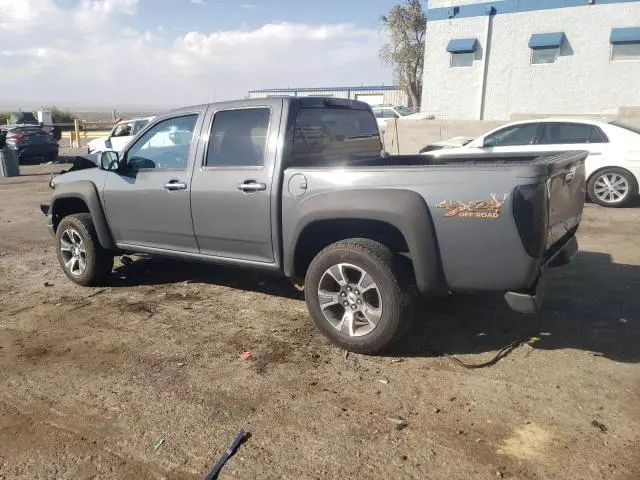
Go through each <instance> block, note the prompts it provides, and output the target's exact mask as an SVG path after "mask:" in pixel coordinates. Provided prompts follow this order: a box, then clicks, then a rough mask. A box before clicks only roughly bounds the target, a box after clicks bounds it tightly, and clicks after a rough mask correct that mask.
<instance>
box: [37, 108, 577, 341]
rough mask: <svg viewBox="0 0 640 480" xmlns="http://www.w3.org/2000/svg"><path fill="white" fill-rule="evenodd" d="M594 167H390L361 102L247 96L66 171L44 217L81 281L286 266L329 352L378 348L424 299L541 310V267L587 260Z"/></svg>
mask: <svg viewBox="0 0 640 480" xmlns="http://www.w3.org/2000/svg"><path fill="white" fill-rule="evenodd" d="M585 157H586V153H585V152H567V153H563V154H555V155H540V154H539V153H537V154H532V155H528V156H527V155H518V156H504V155H486V154H485V155H477V156H473V157H465V158H460V157H455V156H452V157H447V156H446V155H442V156H438V157H430V156H428V155H415V156H396V157H391V156H388V155H386V154H385V153H384V152H383V150H382V145H381V142H380V137H379V133H378V127H377V124H376V119H375V117H374V115H373V114H372V111H371V109H370V107H369V106H368V105H366V104H364V103H361V102H357V101H349V100H340V99H332V98H269V99H260V100H246V101H238V102H230V103H218V104H212V105H202V106H196V107H190V108H184V109H181V110H177V111H173V112H170V113H167V114H164V115H161V116H159V117H156V118H155V119H154V120H153V121H152V122H150V123H149V125H147V126H146V127H145V129H144V130H142V131H141V132H140V133H139V134H138V135H137V136H136V138H134V139H133V140H132V141H131V142H130V143H129V145H128V146H127V147H126V148H125V149H124V150H123V151H122V152H121V153H116V152H103V153H102V154H101V155H100V159H99V162H98V166H97V168H84V169H79V170H77V171H70V172H68V173H64V174H62V175H59V176H57V177H55V178H54V179H53V180H52V181H51V186H52V188H53V189H54V191H53V198H52V203H51V205H50V207H48V208H47V207H45V208H44V209H43V210H44V211H45V213H46V214H47V218H48V224H49V228H50V229H51V232H52V233H53V234H54V235H55V238H56V242H57V254H58V259H59V261H60V265H61V266H62V268H63V269H64V272H65V273H66V275H67V276H68V277H69V278H70V279H71V280H72V281H74V282H76V283H78V284H80V285H95V284H97V283H100V282H103V281H104V280H105V277H107V276H108V275H109V273H110V272H111V270H112V267H113V258H114V256H115V255H118V254H122V253H124V252H128V253H138V252H142V253H146V254H151V255H158V256H169V257H175V258H179V259H184V260H191V261H199V262H206V263H211V264H223V265H234V266H238V267H250V268H256V269H262V270H269V271H274V272H280V273H281V274H284V275H286V276H287V277H290V278H292V279H296V280H300V281H301V280H302V279H304V285H305V297H306V301H307V305H308V307H309V311H310V313H311V316H312V317H313V319H314V321H315V323H316V325H317V326H318V327H319V328H320V329H321V330H322V331H323V332H324V333H325V334H326V335H327V336H328V337H329V338H330V339H331V340H332V341H333V342H335V343H336V344H338V345H340V346H342V347H343V348H346V349H349V350H352V351H356V352H363V353H372V352H377V351H380V350H382V349H385V348H387V347H388V346H390V345H391V344H392V342H393V341H394V340H396V339H397V338H398V336H399V335H400V332H402V331H405V328H403V327H404V326H405V325H406V322H407V319H408V317H409V315H407V310H406V309H407V307H408V306H409V305H410V303H411V299H412V298H414V297H415V294H416V293H420V294H438V293H443V292H444V293H446V292H449V291H457V290H465V291H469V290H473V291H499V292H504V293H505V296H506V299H507V301H508V303H509V304H510V305H511V307H512V308H514V309H516V310H518V311H521V312H524V313H527V312H528V313H532V312H535V311H537V310H538V308H539V307H540V303H541V300H542V284H543V282H542V273H543V270H544V269H545V267H547V266H558V265H562V264H565V263H567V262H568V261H569V260H570V258H571V256H572V255H573V253H575V251H576V250H577V242H576V239H575V233H576V230H577V228H578V225H579V223H580V219H581V215H582V209H583V204H584V198H585V177H584V159H585Z"/></svg>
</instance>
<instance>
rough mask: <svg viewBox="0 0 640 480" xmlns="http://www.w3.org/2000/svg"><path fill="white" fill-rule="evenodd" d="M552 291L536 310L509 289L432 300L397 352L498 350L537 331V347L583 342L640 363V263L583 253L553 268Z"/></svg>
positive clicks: (423, 304)
mask: <svg viewBox="0 0 640 480" xmlns="http://www.w3.org/2000/svg"><path fill="white" fill-rule="evenodd" d="M546 280H547V283H546V297H545V303H544V305H543V308H542V311H541V312H540V313H539V314H538V315H535V316H527V315H521V314H518V313H516V312H513V311H511V310H510V309H509V308H508V307H507V305H506V302H505V301H504V299H503V298H502V296H500V295H480V294H455V295H451V296H450V297H448V298H444V299H436V300H435V301H434V300H425V301H423V302H421V303H420V305H419V306H418V307H417V309H416V310H417V311H416V312H415V318H414V324H413V326H412V328H411V330H410V332H409V334H408V335H406V337H405V338H404V340H402V341H400V342H399V344H398V345H397V346H396V348H395V349H394V351H393V353H392V354H393V355H397V356H432V355H442V354H444V353H447V354H450V355H454V354H477V353H486V352H495V351H497V350H499V349H501V348H503V347H505V346H507V345H509V344H511V343H512V342H517V341H518V340H520V339H529V338H531V337H537V338H539V340H537V341H535V342H534V343H532V346H533V347H534V348H536V349H544V350H555V349H564V348H572V349H580V350H584V351H586V352H589V353H591V354H594V355H598V356H604V357H607V358H609V359H612V360H615V361H618V362H627V363H637V362H640V348H638V345H639V344H640V299H639V298H638V294H639V292H640V267H639V266H635V265H624V264H616V263H613V261H612V259H611V256H610V255H608V254H604V253H597V252H579V253H578V254H577V255H576V258H575V259H574V261H573V262H572V263H571V264H570V265H568V266H565V267H563V268H559V269H551V270H549V271H548V272H547V278H546Z"/></svg>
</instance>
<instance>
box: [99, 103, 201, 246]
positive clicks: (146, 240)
mask: <svg viewBox="0 0 640 480" xmlns="http://www.w3.org/2000/svg"><path fill="white" fill-rule="evenodd" d="M201 114H202V111H194V112H191V113H182V114H180V115H178V116H175V117H171V118H165V119H163V120H160V121H159V122H158V123H156V124H155V125H154V126H152V127H151V128H150V129H149V130H147V132H146V133H145V134H144V135H142V136H141V137H140V138H138V139H137V140H136V142H135V143H133V144H132V145H131V146H130V147H129V148H128V149H127V150H126V151H125V152H123V162H126V168H125V169H123V171H121V172H109V173H108V174H107V179H106V181H105V186H104V199H105V207H106V214H107V218H108V220H109V225H110V226H111V231H112V233H113V235H114V237H115V240H116V243H117V244H118V245H119V246H123V247H124V246H127V245H129V246H142V247H150V248H157V249H164V250H178V251H182V252H191V253H197V252H198V244H197V242H196V239H195V235H194V232H193V222H192V221H191V208H190V198H189V195H190V189H191V166H192V163H191V161H190V160H191V158H192V157H193V156H194V152H195V150H196V147H197V141H198V135H194V133H195V132H199V129H200V127H201V123H202V122H199V121H198V119H199V118H202V117H203V115H201Z"/></svg>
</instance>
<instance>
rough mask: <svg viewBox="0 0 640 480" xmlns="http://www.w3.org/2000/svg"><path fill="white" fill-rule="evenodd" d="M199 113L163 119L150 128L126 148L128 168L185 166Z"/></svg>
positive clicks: (179, 167) (172, 167)
mask: <svg viewBox="0 0 640 480" xmlns="http://www.w3.org/2000/svg"><path fill="white" fill-rule="evenodd" d="M197 122H198V115H186V116H183V117H174V118H169V119H167V120H163V121H161V122H159V123H157V124H156V125H154V126H153V127H151V128H150V129H149V130H148V131H147V132H146V133H145V134H144V135H142V137H140V138H139V139H138V140H137V141H136V142H135V143H134V144H133V145H132V146H131V148H130V149H129V150H128V151H127V162H128V164H129V166H131V168H134V169H137V170H140V169H145V168H168V169H184V168H187V164H188V163H189V147H190V146H191V139H192V138H193V132H194V130H195V126H196V123H197Z"/></svg>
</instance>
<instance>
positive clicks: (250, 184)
mask: <svg viewBox="0 0 640 480" xmlns="http://www.w3.org/2000/svg"><path fill="white" fill-rule="evenodd" d="M266 189H267V184H266V183H261V182H256V181H255V180H245V181H244V183H241V184H240V185H238V190H242V191H243V192H245V193H252V192H260V191H264V190H266Z"/></svg>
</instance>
